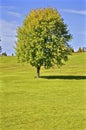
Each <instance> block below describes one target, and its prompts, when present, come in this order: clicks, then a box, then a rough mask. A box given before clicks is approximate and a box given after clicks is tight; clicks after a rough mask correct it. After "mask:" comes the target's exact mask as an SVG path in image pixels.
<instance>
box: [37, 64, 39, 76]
mask: <svg viewBox="0 0 86 130" xmlns="http://www.w3.org/2000/svg"><path fill="white" fill-rule="evenodd" d="M39 77H40V66H38V67H37V78H39Z"/></svg>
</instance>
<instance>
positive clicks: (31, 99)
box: [0, 53, 86, 130]
mask: <svg viewBox="0 0 86 130" xmlns="http://www.w3.org/2000/svg"><path fill="white" fill-rule="evenodd" d="M35 75H36V70H35V68H33V67H31V66H30V65H21V64H18V63H17V62H16V57H0V79H1V80H0V130H86V124H85V123H86V111H85V110H86V105H85V104H86V102H85V99H86V95H85V92H86V53H75V54H73V55H72V56H70V58H69V61H68V62H67V63H66V64H65V65H64V66H63V67H61V68H59V69H58V68H57V67H55V68H53V69H48V70H45V69H44V68H42V69H41V78H39V79H36V78H34V77H35Z"/></svg>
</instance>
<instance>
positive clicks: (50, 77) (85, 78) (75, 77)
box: [40, 75, 86, 80]
mask: <svg viewBox="0 0 86 130" xmlns="http://www.w3.org/2000/svg"><path fill="white" fill-rule="evenodd" d="M40 78H44V79H64V80H86V76H81V75H78V76H75V75H62V76H61V75H60V76H41V77H40Z"/></svg>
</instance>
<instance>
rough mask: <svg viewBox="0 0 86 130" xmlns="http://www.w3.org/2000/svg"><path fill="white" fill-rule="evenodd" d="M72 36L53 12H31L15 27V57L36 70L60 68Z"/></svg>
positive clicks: (46, 10) (52, 10)
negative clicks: (20, 24)
mask: <svg viewBox="0 0 86 130" xmlns="http://www.w3.org/2000/svg"><path fill="white" fill-rule="evenodd" d="M71 38H72V36H71V34H70V33H69V30H68V29H67V25H66V24H65V23H64V20H63V19H62V18H61V16H60V14H59V13H58V11H57V10H56V9H52V8H44V9H37V10H32V11H31V12H30V14H28V15H27V16H26V17H25V19H24V21H23V24H22V26H20V27H18V31H17V43H16V47H15V50H16V55H17V58H18V61H19V62H27V63H30V64H31V65H32V66H35V67H36V68H37V73H38V77H39V74H40V68H41V66H44V67H45V68H50V67H52V66H54V65H55V64H56V65H57V66H61V65H62V64H63V61H67V60H68V55H69V54H70V49H69V48H70V47H69V45H68V42H69V41H70V40H71Z"/></svg>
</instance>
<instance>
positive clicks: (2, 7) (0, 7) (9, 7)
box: [0, 5, 14, 9]
mask: <svg viewBox="0 0 86 130" xmlns="http://www.w3.org/2000/svg"><path fill="white" fill-rule="evenodd" d="M0 9H14V6H3V5H0Z"/></svg>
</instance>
